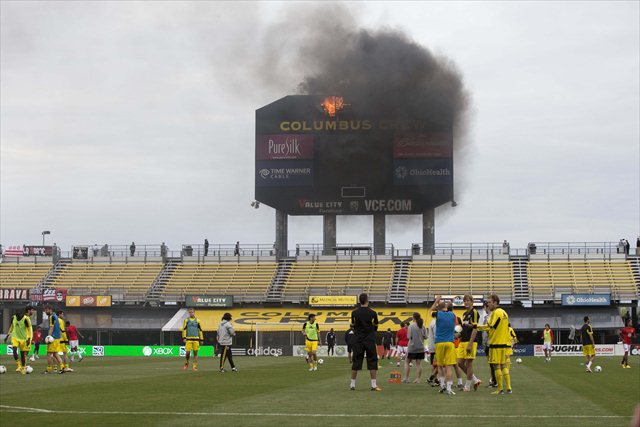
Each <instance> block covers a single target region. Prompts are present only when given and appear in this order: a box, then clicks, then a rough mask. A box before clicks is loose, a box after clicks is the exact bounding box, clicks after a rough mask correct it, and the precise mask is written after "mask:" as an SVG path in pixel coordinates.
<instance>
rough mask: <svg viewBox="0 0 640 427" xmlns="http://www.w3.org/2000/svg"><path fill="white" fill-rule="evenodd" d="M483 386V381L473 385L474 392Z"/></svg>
mask: <svg viewBox="0 0 640 427" xmlns="http://www.w3.org/2000/svg"><path fill="white" fill-rule="evenodd" d="M481 385H482V381H481V380H478V381H476V382H475V383H473V391H478V387H480V386H481Z"/></svg>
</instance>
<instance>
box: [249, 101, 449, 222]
mask: <svg viewBox="0 0 640 427" xmlns="http://www.w3.org/2000/svg"><path fill="white" fill-rule="evenodd" d="M366 110H367V109H366V108H362V109H358V105H357V103H356V102H353V103H349V99H344V100H342V99H340V98H333V97H329V98H327V97H321V96H306V95H305V96H287V97H285V98H282V99H280V100H278V101H275V102H273V103H271V104H269V105H267V106H265V107H262V108H260V109H259V110H257V111H256V164H255V184H256V186H255V198H256V200H258V201H259V202H261V203H264V204H266V205H269V206H271V207H273V208H275V209H278V210H282V211H284V212H287V213H288V214H290V215H322V214H328V213H333V214H340V215H366V214H373V213H385V214H420V213H423V212H424V211H425V210H426V209H427V208H434V207H437V206H439V205H442V204H443V203H447V202H450V201H451V200H453V148H452V147H453V140H452V131H451V125H450V124H447V125H445V126H443V125H438V126H434V125H433V124H430V123H429V120H428V118H421V117H410V118H406V117H405V118H402V117H401V118H398V117H383V116H382V115H380V114H375V113H366V112H365V111H366Z"/></svg>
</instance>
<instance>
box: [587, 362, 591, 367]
mask: <svg viewBox="0 0 640 427" xmlns="http://www.w3.org/2000/svg"><path fill="white" fill-rule="evenodd" d="M587 368H589V369H591V361H589V363H587Z"/></svg>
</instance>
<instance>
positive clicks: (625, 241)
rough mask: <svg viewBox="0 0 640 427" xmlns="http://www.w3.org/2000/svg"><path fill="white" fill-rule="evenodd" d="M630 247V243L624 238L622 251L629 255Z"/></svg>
mask: <svg viewBox="0 0 640 427" xmlns="http://www.w3.org/2000/svg"><path fill="white" fill-rule="evenodd" d="M630 249H631V245H630V244H629V241H628V240H627V239H624V253H625V254H626V255H629V250H630Z"/></svg>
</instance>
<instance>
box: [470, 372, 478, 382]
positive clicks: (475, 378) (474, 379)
mask: <svg viewBox="0 0 640 427" xmlns="http://www.w3.org/2000/svg"><path fill="white" fill-rule="evenodd" d="M471 381H473V382H474V383H477V382H478V377H476V375H475V374H473V378H471Z"/></svg>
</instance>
